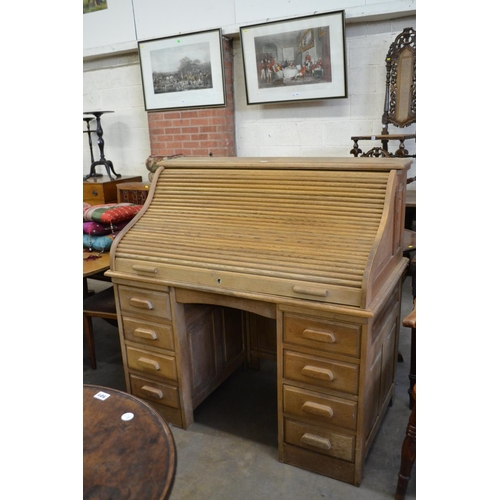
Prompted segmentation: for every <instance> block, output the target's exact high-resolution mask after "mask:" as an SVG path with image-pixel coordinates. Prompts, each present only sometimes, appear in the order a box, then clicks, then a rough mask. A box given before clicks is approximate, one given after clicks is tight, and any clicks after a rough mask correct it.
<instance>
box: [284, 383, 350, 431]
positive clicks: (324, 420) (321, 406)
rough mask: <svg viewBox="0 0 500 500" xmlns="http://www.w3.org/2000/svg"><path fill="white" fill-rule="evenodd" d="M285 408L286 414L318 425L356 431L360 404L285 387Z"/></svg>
mask: <svg viewBox="0 0 500 500" xmlns="http://www.w3.org/2000/svg"><path fill="white" fill-rule="evenodd" d="M283 407H284V411H285V413H287V414H289V415H295V416H297V417H301V418H304V419H308V420H310V421H313V422H316V423H317V424H323V425H334V426H339V427H344V428H346V429H352V430H356V415H357V411H358V404H357V403H356V402H355V401H349V400H346V399H340V398H335V397H333V396H326V395H323V394H320V393H318V392H313V391H306V390H304V389H298V388H296V387H291V386H288V385H285V386H284V387H283Z"/></svg>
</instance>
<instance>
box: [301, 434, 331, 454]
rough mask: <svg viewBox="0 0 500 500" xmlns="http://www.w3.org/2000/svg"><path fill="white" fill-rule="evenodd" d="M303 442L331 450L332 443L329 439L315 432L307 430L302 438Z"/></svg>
mask: <svg viewBox="0 0 500 500" xmlns="http://www.w3.org/2000/svg"><path fill="white" fill-rule="evenodd" d="M300 442H301V444H308V445H309V446H314V447H315V448H321V449H322V450H331V449H332V443H330V440H329V439H326V438H322V437H320V436H315V435H314V434H309V433H308V432H306V433H305V434H304V435H303V436H302V437H301V438H300Z"/></svg>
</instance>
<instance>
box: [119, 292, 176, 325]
mask: <svg viewBox="0 0 500 500" xmlns="http://www.w3.org/2000/svg"><path fill="white" fill-rule="evenodd" d="M118 295H119V297H120V308H121V310H122V311H128V312H131V313H136V314H143V315H146V316H151V317H155V318H162V319H167V320H171V319H172V312H171V310H170V295H169V294H168V293H163V292H153V291H150V290H143V289H141V288H133V287H128V286H123V285H122V286H119V287H118Z"/></svg>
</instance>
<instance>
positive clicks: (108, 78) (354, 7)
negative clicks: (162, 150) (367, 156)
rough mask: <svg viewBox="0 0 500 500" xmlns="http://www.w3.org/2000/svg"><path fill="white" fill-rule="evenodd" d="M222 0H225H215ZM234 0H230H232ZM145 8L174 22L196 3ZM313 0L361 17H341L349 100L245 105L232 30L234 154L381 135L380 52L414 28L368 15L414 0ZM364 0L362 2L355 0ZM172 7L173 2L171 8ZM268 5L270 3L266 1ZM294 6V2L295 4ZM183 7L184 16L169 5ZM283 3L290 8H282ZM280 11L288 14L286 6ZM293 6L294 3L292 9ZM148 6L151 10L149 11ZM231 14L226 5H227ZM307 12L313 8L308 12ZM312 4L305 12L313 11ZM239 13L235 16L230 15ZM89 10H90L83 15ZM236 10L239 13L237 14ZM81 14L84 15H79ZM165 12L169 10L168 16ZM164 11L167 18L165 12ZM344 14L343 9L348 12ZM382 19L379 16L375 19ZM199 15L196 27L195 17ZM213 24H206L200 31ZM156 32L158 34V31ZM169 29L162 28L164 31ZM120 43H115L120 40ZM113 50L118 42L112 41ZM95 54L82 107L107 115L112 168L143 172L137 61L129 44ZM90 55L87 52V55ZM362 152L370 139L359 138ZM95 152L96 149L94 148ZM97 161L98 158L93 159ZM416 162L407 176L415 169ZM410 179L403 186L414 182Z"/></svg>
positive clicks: (145, 145)
mask: <svg viewBox="0 0 500 500" xmlns="http://www.w3.org/2000/svg"><path fill="white" fill-rule="evenodd" d="M145 1H146V0H134V4H135V6H136V13H137V11H138V8H139V6H140V7H141V8H144V7H145ZM196 1H199V0H196ZM217 1H218V2H222V3H224V4H225V3H228V1H229V0H217ZM231 1H232V0H231ZM148 2H150V7H154V4H158V5H160V4H161V5H163V6H164V7H165V6H169V8H171V9H172V11H173V12H172V15H173V16H174V17H176V18H177V20H178V22H179V23H181V21H182V20H184V21H182V22H185V20H186V19H187V18H189V17H190V16H191V17H193V16H192V14H193V13H196V9H195V8H192V7H190V8H189V9H185V7H184V6H183V5H182V4H179V3H178V2H175V4H174V3H173V2H172V3H171V2H165V1H162V2H160V0H148ZM280 2H281V3H280V5H281V4H282V7H284V9H285V4H286V5H292V4H293V5H292V7H294V6H295V7H297V6H298V5H300V6H301V7H300V9H301V10H300V11H299V10H298V11H297V13H298V14H305V13H306V12H304V9H305V8H306V7H304V5H305V4H304V2H294V1H293V0H291V1H290V2H283V1H282V0H280ZM192 3H195V4H196V2H190V4H192ZM266 3H267V4H269V9H271V10H269V9H268V10H267V12H269V13H270V15H273V16H276V15H277V14H278V13H279V11H276V10H275V9H276V6H275V3H274V2H273V3H270V2H265V1H264V0H256V1H254V2H253V3H252V5H253V8H252V9H253V10H251V11H248V12H247V11H245V9H248V5H247V3H245V2H244V1H243V0H241V1H240V0H234V5H235V9H236V7H237V9H236V10H235V11H234V12H235V19H236V18H238V19H239V18H240V17H241V18H243V17H244V16H246V19H248V17H249V16H250V12H253V16H254V18H255V20H257V18H260V17H261V16H262V15H263V13H264V12H265V4H266ZM333 3H334V5H333V6H332V2H325V1H323V0H318V1H312V2H309V3H308V4H307V6H308V7H309V4H315V5H316V7H319V6H321V7H323V9H322V10H325V6H326V5H327V4H328V5H329V6H330V10H332V7H334V8H336V7H337V4H339V5H344V6H348V4H349V8H350V9H351V13H353V12H355V13H356V15H359V16H364V15H365V14H366V19H367V20H366V21H365V22H360V21H359V19H357V22H355V23H352V22H349V19H346V50H347V70H348V98H346V99H331V100H320V101H305V102H301V103H280V104H266V105H251V106H249V105H247V104H246V96H245V82H244V75H243V62H242V55H241V44H240V41H239V38H238V37H237V36H236V37H234V38H233V40H234V62H235V73H234V79H235V85H234V88H235V104H236V108H235V123H236V141H237V154H238V156H341V157H342V156H350V153H349V151H350V150H351V148H352V142H351V140H350V137H351V136H352V135H360V134H372V133H379V132H380V130H381V117H382V111H383V103H384V91H385V55H386V53H387V50H388V48H389V45H390V44H391V42H392V41H393V40H394V38H395V37H396V36H397V34H399V33H400V32H401V31H402V30H403V29H404V28H405V27H407V26H412V27H414V28H416V17H415V16H414V15H411V16H407V17H401V12H399V13H396V14H394V16H395V18H394V19H384V18H385V15H383V14H382V15H381V16H379V17H378V18H376V20H372V19H373V18H372V14H373V13H374V12H375V10H376V8H378V9H379V11H380V12H383V11H384V9H385V10H389V9H388V5H390V8H392V9H394V8H395V4H400V5H401V9H402V12H405V11H406V9H408V7H409V6H411V5H413V7H414V2H413V1H412V0H408V1H406V2H396V1H392V2H385V3H384V2H376V1H375V0H366V1H363V2H361V1H359V0H351V1H344V2H333ZM361 3H363V4H364V6H361V7H360V6H359V4H361ZM174 5H175V6H178V7H174ZM271 5H272V7H271ZM295 7H294V8H295ZM176 8H177V9H183V10H182V14H180V12H179V11H178V10H177V11H175V12H174V9H176ZM286 9H288V7H287V8H286ZM286 9H285V10H284V13H286V14H290V11H289V10H286ZM297 9H298V7H297ZM361 9H365V10H366V12H364V11H362V10H361ZM152 10H154V9H152ZM231 12H232V11H231ZM312 12H313V11H312ZM312 12H311V10H309V11H308V12H307V13H309V14H311V13H312ZM236 14H237V15H236ZM86 15H89V14H86ZM238 16H240V17H238ZM84 17H85V16H84ZM170 17H171V16H170ZM170 17H169V18H170ZM346 17H347V11H346ZM380 17H382V18H383V19H382V20H379V18H380ZM194 19H197V20H198V21H197V22H198V24H196V26H198V28H201V25H200V24H199V22H200V18H199V17H198V16H195V17H194ZM210 27H213V26H206V29H208V28H210ZM157 35H159V33H158V32H157ZM167 35H168V33H163V36H167ZM120 46H121V45H120ZM113 48H116V47H113ZM105 49H107V48H104V49H103V51H104V53H103V54H101V55H100V56H98V55H97V53H96V51H97V52H98V51H99V50H100V49H95V48H94V49H92V51H90V49H89V50H87V51H85V50H84V55H85V54H86V53H87V56H86V57H84V71H83V109H84V111H87V110H90V108H96V109H110V110H113V111H114V113H113V114H109V115H104V116H103V118H102V124H103V129H104V140H105V155H106V158H107V159H109V160H111V161H112V162H113V164H114V166H115V170H116V171H117V172H119V173H121V174H122V175H142V176H143V178H144V179H146V178H147V174H148V172H147V170H146V168H145V165H144V163H145V161H146V159H147V157H148V156H149V155H150V144H149V132H148V124H147V113H146V112H145V110H144V103H143V97H142V84H141V75H140V66H139V59H138V56H137V53H136V50H135V49H134V50H133V51H132V52H130V50H129V49H128V50H129V51H128V52H127V53H125V54H123V55H120V50H105ZM89 54H90V55H89ZM404 130H405V131H407V132H408V133H412V132H414V131H415V127H414V126H412V127H408V128H407V129H404ZM360 146H361V147H362V148H363V149H364V150H366V149H369V147H370V145H368V144H367V145H366V147H364V144H361V143H360ZM82 147H83V174H84V175H86V174H87V173H88V172H89V169H90V155H89V151H88V149H89V148H88V141H87V137H86V134H83V146H82ZM407 148H408V149H409V150H410V152H414V143H411V142H409V143H408V144H407ZM94 155H95V156H96V157H97V155H98V151H97V148H96V147H95V148H94ZM96 159H97V158H96ZM415 167H416V162H415V161H414V163H413V166H412V170H411V171H410V173H409V175H410V176H414V175H416V171H415ZM97 169H98V171H100V172H105V170H104V167H100V166H98V167H97ZM415 187H416V183H413V184H411V185H409V188H410V189H411V188H415Z"/></svg>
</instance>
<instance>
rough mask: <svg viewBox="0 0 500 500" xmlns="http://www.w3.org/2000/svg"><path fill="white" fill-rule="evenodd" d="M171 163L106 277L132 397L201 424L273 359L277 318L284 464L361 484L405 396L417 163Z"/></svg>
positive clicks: (120, 242)
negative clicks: (235, 377) (234, 383)
mask: <svg viewBox="0 0 500 500" xmlns="http://www.w3.org/2000/svg"><path fill="white" fill-rule="evenodd" d="M160 163H161V165H159V167H158V169H157V170H156V172H155V175H154V178H153V180H152V183H151V187H150V193H149V196H148V199H147V201H146V203H145V205H144V206H143V208H142V210H141V212H139V214H138V215H137V216H136V218H135V219H134V221H133V222H132V223H131V224H130V225H129V226H128V227H127V229H126V230H124V231H122V232H121V233H120V234H119V235H118V236H117V238H116V239H115V241H114V243H113V246H112V248H111V255H110V258H111V259H110V270H109V271H107V273H106V274H107V275H108V276H110V277H111V278H112V281H113V286H114V288H115V298H116V302H117V313H118V326H119V331H120V341H121V344H122V354H123V360H124V370H125V379H126V384H127V391H128V392H130V393H132V394H135V395H136V396H139V397H142V398H144V399H147V400H148V401H149V402H151V403H152V404H154V406H155V408H157V409H158V410H159V411H160V412H161V413H162V415H163V416H164V418H166V419H167V420H168V421H169V422H170V423H172V424H173V425H176V426H179V427H182V428H187V427H189V425H190V424H191V423H192V422H193V418H194V417H193V410H194V408H196V406H198V405H199V404H200V403H201V402H202V401H203V400H204V399H205V398H206V397H207V396H209V395H210V393H211V392H212V391H213V390H215V388H217V387H218V386H219V385H220V384H221V383H222V382H223V381H224V380H225V378H227V377H228V376H229V375H230V374H231V373H232V372H234V370H235V369H237V368H238V367H239V366H241V364H242V363H244V362H245V360H248V359H249V356H250V354H249V351H251V355H252V356H253V355H255V356H257V357H259V356H260V357H265V355H264V354H263V353H262V352H259V349H258V348H256V347H255V348H254V346H252V342H251V340H249V339H251V338H252V331H251V330H252V325H254V324H256V322H255V321H254V318H255V317H256V316H258V317H262V318H265V319H266V321H267V322H268V323H266V324H268V325H270V326H269V331H268V332H267V333H268V334H269V336H270V338H271V340H272V341H273V342H274V343H275V346H276V350H275V354H274V356H275V359H276V363H277V377H278V458H279V460H280V461H282V462H285V463H287V464H290V465H294V466H297V467H301V468H304V469H307V470H312V471H314V472H317V473H320V474H324V475H326V476H330V477H333V478H335V479H339V480H342V481H345V482H348V483H351V484H355V485H359V484H360V482H361V478H362V473H363V466H364V459H365V457H366V454H367V452H368V449H369V447H370V445H371V442H372V441H373V439H374V437H375V434H376V431H377V429H378V427H379V425H380V423H381V421H382V418H383V415H384V413H385V411H386V409H387V407H388V405H389V402H390V400H391V398H392V395H393V392H394V372H395V363H396V360H397V338H398V333H399V323H400V297H401V283H402V276H403V274H404V271H405V269H406V267H407V264H408V259H407V258H405V257H403V253H402V252H403V247H402V239H403V238H402V237H403V229H404V214H405V210H404V207H405V195H406V174H407V170H408V169H409V167H410V165H411V160H409V159H395V158H285V157H283V158H277V157H276V158H262V157H259V158H238V157H234V158H229V157H225V158H206V157H203V158H192V157H183V158H178V159H172V160H165V161H164V162H160ZM261 333H262V332H261ZM268 355H269V354H268V353H266V356H268Z"/></svg>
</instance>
